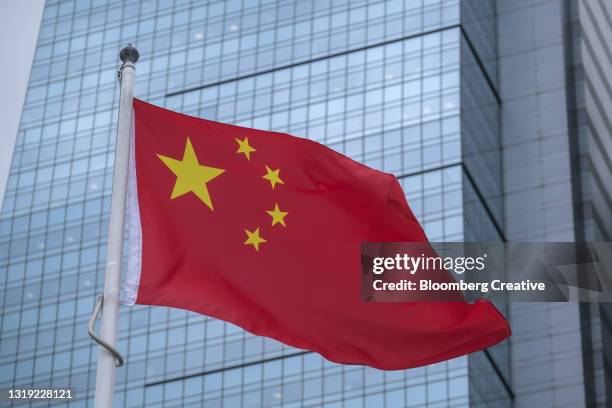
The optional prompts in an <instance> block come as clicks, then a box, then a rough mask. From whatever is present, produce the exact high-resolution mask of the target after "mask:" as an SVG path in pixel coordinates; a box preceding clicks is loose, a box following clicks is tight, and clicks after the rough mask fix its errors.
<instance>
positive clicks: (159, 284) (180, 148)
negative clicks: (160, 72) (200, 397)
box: [124, 100, 510, 369]
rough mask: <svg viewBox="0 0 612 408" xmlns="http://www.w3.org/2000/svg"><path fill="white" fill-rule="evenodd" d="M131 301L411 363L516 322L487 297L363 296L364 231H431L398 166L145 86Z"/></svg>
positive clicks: (363, 359) (346, 357)
mask: <svg viewBox="0 0 612 408" xmlns="http://www.w3.org/2000/svg"><path fill="white" fill-rule="evenodd" d="M134 114H135V117H134V138H133V147H132V158H131V167H132V168H131V176H130V187H129V202H128V208H129V215H130V236H129V248H130V254H129V255H130V261H129V268H128V272H127V277H126V282H125V287H124V289H125V290H124V292H125V302H126V303H131V304H133V303H138V304H145V305H162V306H170V307H176V308H181V309H186V310H191V311H195V312H198V313H203V314H206V315H208V316H212V317H215V318H219V319H222V320H225V321H228V322H231V323H234V324H236V325H238V326H240V327H242V328H244V329H245V330H247V331H249V332H251V333H254V334H257V335H262V336H268V337H271V338H274V339H277V340H279V341H281V342H283V343H286V344H288V345H291V346H294V347H298V348H302V349H308V350H312V351H315V352H317V353H320V354H321V355H323V356H324V357H325V358H327V359H329V360H331V361H334V362H338V363H346V364H364V365H369V366H373V367H377V368H381V369H404V368H409V367H415V366H419V365H425V364H430V363H434V362H438V361H441V360H446V359H449V358H453V357H456V356H459V355H463V354H466V353H470V352H474V351H477V350H480V349H483V348H485V347H488V346H491V345H493V344H495V343H497V342H499V341H501V340H503V339H505V338H506V337H507V336H508V335H509V334H510V330H509V327H508V324H507V322H506V320H505V319H504V318H503V316H502V315H501V314H500V313H499V312H498V311H497V310H496V309H495V307H494V306H493V305H492V304H490V303H488V302H478V303H475V304H468V303H465V302H454V303H365V302H362V301H361V300H360V284H361V279H360V273H361V263H360V246H361V243H362V242H364V241H395V242H402V241H410V242H426V240H427V238H426V237H425V234H424V233H423V230H422V229H421V227H420V225H419V223H418V222H417V220H416V219H415V217H414V215H413V214H412V212H411V211H410V209H409V207H408V205H407V203H406V200H405V197H404V194H403V192H402V189H401V187H400V186H399V184H398V182H397V180H396V179H395V177H394V176H392V175H390V174H386V173H382V172H380V171H376V170H373V169H371V168H369V167H366V166H364V165H362V164H359V163H357V162H355V161H353V160H351V159H349V158H347V157H345V156H343V155H341V154H339V153H336V152H334V151H332V150H330V149H329V148H327V147H325V146H323V145H321V144H318V143H315V142H312V141H309V140H306V139H302V138H297V137H293V136H289V135H286V134H280V133H275V132H266V131H260V130H255V129H247V128H242V127H237V126H232V125H227V124H222V123H216V122H212V121H208V120H202V119H197V118H194V117H190V116H186V115H182V114H179V113H175V112H171V111H168V110H165V109H162V108H159V107H156V106H153V105H150V104H147V103H145V102H142V101H138V100H134Z"/></svg>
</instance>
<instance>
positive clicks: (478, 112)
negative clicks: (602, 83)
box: [0, 0, 512, 408]
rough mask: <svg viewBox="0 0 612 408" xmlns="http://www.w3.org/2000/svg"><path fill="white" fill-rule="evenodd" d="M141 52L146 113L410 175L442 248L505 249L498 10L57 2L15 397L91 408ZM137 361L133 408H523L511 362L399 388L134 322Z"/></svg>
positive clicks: (44, 67)
mask: <svg viewBox="0 0 612 408" xmlns="http://www.w3.org/2000/svg"><path fill="white" fill-rule="evenodd" d="M128 42H131V43H133V44H134V45H135V46H136V47H137V48H138V49H139V51H140V54H141V60H140V61H139V62H138V64H137V66H136V82H135V96H136V97H138V98H141V99H144V100H147V101H149V102H151V103H154V104H157V105H161V106H165V107H167V108H169V109H172V110H176V111H180V112H183V113H186V114H190V115H194V116H198V117H203V118H207V119H212V120H218V121H222V122H228V123H235V124H238V125H242V126H248V127H255V128H261V129H271V130H276V131H282V132H288V133H292V134H294V135H298V136H303V137H307V138H310V139H313V140H316V141H319V142H321V143H325V144H326V145H328V146H330V147H331V148H333V149H335V150H337V151H340V152H342V153H344V154H346V155H348V156H350V157H352V158H354V159H356V160H358V161H361V162H364V163H366V164H368V165H370V166H372V167H375V168H379V169H381V170H384V171H387V172H390V173H393V174H395V175H396V176H397V177H398V179H399V180H400V181H401V183H402V186H403V188H404V190H405V192H406V195H407V197H408V200H409V203H410V205H411V207H412V209H413V211H414V213H415V215H416V216H417V217H418V218H419V220H420V221H421V223H422V225H423V227H424V228H425V230H426V232H427V234H428V236H429V238H430V239H431V240H432V241H460V240H470V241H477V240H481V241H485V240H503V239H505V237H504V230H503V200H502V172H501V162H502V160H501V152H500V144H501V136H500V124H499V116H500V112H499V110H500V96H499V91H498V89H497V82H498V68H497V38H496V21H495V5H494V2H493V1H486V0H482V1H473V0H471V1H467V0H463V1H460V0H423V1H416V2H415V1H400V0H391V1H384V2H383V1H367V2H366V1H358V0H353V1H348V0H334V1H320V0H277V1H270V0H262V1H251V0H229V1H209V2H206V1H196V0H192V1H189V0H176V1H170V0H145V1H131V0H130V1H116V0H104V1H103V0H71V1H68V0H66V1H64V0H62V1H55V0H49V1H47V4H46V6H45V11H44V16H43V21H42V25H41V30H40V34H39V40H38V46H37V50H36V54H35V59H34V63H33V67H32V72H31V78H30V84H29V88H28V92H27V97H26V103H25V107H24V110H23V115H22V121H21V126H20V131H19V134H18V138H17V142H16V149H15V153H14V156H13V161H12V165H11V171H10V176H9V182H8V187H7V191H6V194H5V199H4V202H3V205H2V212H1V215H0V279H1V282H2V283H1V285H2V286H1V287H0V288H1V289H0V302H1V304H2V313H1V315H2V320H1V325H0V336H1V341H0V388H9V387H19V386H26V387H28V388H32V387H34V388H48V387H54V388H61V387H71V388H72V389H73V390H74V397H75V398H74V399H73V400H72V401H70V402H69V403H67V404H66V405H69V406H75V407H81V406H92V401H93V388H94V384H95V360H96V358H97V347H96V346H94V344H93V343H92V341H91V340H90V339H89V337H88V336H87V329H86V324H87V320H88V318H89V315H90V313H91V310H92V306H93V302H94V298H95V296H96V295H97V294H99V293H100V292H101V290H102V282H103V272H104V270H103V265H104V259H105V248H106V247H105V245H106V234H107V227H108V218H109V202H110V194H111V187H112V186H111V183H112V162H113V155H114V142H115V131H116V119H117V107H118V98H119V87H118V84H117V66H118V52H119V50H120V49H121V48H122V47H123V46H125V45H126V44H127V43H128ZM169 136H171V135H169ZM500 307H501V308H502V309H503V310H505V306H504V305H500ZM320 335H322V336H324V335H325V334H324V333H321V334H320ZM118 349H119V350H121V351H122V352H123V353H124V354H125V355H126V357H127V364H126V365H125V366H124V367H122V368H120V369H119V370H118V372H117V383H116V388H115V389H116V393H115V405H116V406H118V407H121V406H125V407H141V406H147V407H162V406H163V407H211V408H212V407H226V408H227V407H264V406H265V407H272V406H283V407H319V406H325V407H338V408H340V407H468V406H487V407H508V406H510V400H511V395H512V391H511V388H510V386H509V385H508V384H510V374H511V373H510V360H509V349H508V345H507V343H505V344H502V345H500V346H497V347H495V348H492V349H490V350H487V351H486V352H479V353H475V354H473V355H471V356H469V357H462V358H458V359H455V360H451V361H448V362H443V363H439V364H435V365H431V366H427V367H422V368H417V369H411V370H406V371H392V372H383V371H379V370H375V369H370V368H364V367H360V366H341V365H337V364H333V363H330V362H327V361H325V360H324V359H323V358H321V357H320V356H319V355H317V354H314V353H309V352H304V351H302V350H297V349H293V348H290V347H286V346H283V345H281V344H279V343H277V342H275V341H272V340H268V339H264V338H261V337H255V336H252V335H249V334H248V333H245V332H244V331H242V330H241V329H239V328H236V327H235V326H232V325H230V324H225V323H223V322H221V321H218V320H214V319H210V318H206V317H204V316H201V315H196V314H193V313H188V312H185V311H181V310H173V309H167V308H154V307H139V306H137V307H134V308H131V309H127V308H124V309H123V310H122V311H121V315H120V321H119V341H118ZM407 351H408V352H409V345H407ZM46 404H47V402H40V401H39V402H37V403H34V404H32V405H34V406H44V405H46ZM61 405H62V404H61V403H55V405H54V406H61Z"/></svg>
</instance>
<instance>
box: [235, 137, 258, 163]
mask: <svg viewBox="0 0 612 408" xmlns="http://www.w3.org/2000/svg"><path fill="white" fill-rule="evenodd" d="M235 140H236V143H238V146H239V147H238V150H237V151H236V153H244V155H245V156H246V158H247V160H251V153H253V152H255V151H256V150H255V148H254V147H253V146H251V145H249V138H248V137H245V138H244V140H240V139H235Z"/></svg>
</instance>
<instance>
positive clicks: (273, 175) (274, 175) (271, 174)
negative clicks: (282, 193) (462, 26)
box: [263, 165, 285, 189]
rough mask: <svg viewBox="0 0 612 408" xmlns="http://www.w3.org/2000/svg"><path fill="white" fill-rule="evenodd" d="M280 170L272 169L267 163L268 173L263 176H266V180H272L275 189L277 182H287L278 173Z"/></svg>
mask: <svg viewBox="0 0 612 408" xmlns="http://www.w3.org/2000/svg"><path fill="white" fill-rule="evenodd" d="M279 172H280V169H276V170H272V169H271V168H269V167H268V166H267V165H266V175H265V176H263V178H265V179H266V180H270V184H272V189H274V187H275V186H276V184H285V182H284V181H283V180H281V178H280V176H279V175H278V173H279Z"/></svg>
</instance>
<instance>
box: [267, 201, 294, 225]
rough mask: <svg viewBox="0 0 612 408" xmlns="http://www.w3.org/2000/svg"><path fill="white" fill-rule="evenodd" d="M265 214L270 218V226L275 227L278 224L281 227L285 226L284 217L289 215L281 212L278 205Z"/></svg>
mask: <svg viewBox="0 0 612 408" xmlns="http://www.w3.org/2000/svg"><path fill="white" fill-rule="evenodd" d="M266 212H267V213H268V214H269V215H270V217H272V226H275V225H276V224H280V225H282V226H283V227H286V226H287V225H286V224H285V217H286V216H287V214H289V213H288V212H286V211H281V210H280V208H278V204H276V203H275V204H274V209H273V210H270V211H266Z"/></svg>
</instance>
